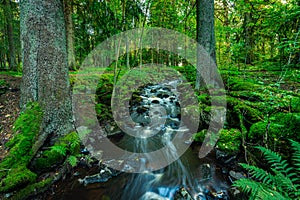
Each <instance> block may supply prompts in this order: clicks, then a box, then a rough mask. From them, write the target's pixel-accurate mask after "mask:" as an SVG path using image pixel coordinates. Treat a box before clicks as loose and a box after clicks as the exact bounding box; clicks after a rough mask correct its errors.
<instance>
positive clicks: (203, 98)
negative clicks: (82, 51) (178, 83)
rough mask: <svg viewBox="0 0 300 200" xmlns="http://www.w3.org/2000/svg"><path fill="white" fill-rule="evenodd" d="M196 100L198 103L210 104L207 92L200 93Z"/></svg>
mask: <svg viewBox="0 0 300 200" xmlns="http://www.w3.org/2000/svg"><path fill="white" fill-rule="evenodd" d="M198 101H199V103H200V104H206V105H209V104H210V96H209V94H206V93H204V94H201V95H199V96H198Z"/></svg>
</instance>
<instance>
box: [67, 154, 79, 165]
mask: <svg viewBox="0 0 300 200" xmlns="http://www.w3.org/2000/svg"><path fill="white" fill-rule="evenodd" d="M77 161H78V160H77V158H76V156H69V157H68V163H69V164H70V165H71V166H72V167H75V166H76V165H77Z"/></svg>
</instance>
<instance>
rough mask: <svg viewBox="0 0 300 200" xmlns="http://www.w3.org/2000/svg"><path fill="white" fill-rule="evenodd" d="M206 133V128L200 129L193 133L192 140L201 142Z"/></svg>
mask: <svg viewBox="0 0 300 200" xmlns="http://www.w3.org/2000/svg"><path fill="white" fill-rule="evenodd" d="M206 133H207V129H203V130H202V131H200V132H198V133H195V134H194V135H193V140H194V141H195V142H201V143H202V142H203V141H204V139H205V136H206Z"/></svg>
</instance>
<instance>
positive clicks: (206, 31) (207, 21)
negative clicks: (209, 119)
mask: <svg viewBox="0 0 300 200" xmlns="http://www.w3.org/2000/svg"><path fill="white" fill-rule="evenodd" d="M196 4H197V5H196V9H197V10H196V14H197V42H198V43H199V44H200V45H201V46H202V47H203V48H204V49H205V50H206V51H207V52H208V54H209V55H210V56H211V58H212V60H213V61H214V62H216V39H215V27H214V26H215V22H214V1H213V0H197V2H196ZM197 55H198V56H197V76H196V85H195V89H197V90H198V89H199V88H200V86H201V82H202V78H201V71H202V70H204V69H205V66H202V64H201V57H200V49H198V54H197Z"/></svg>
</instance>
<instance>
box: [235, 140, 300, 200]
mask: <svg viewBox="0 0 300 200" xmlns="http://www.w3.org/2000/svg"><path fill="white" fill-rule="evenodd" d="M290 142H291V144H292V149H293V151H294V153H293V157H292V158H293V159H292V161H293V165H290V164H289V163H288V162H287V160H284V159H283V158H282V157H281V155H279V154H278V153H276V152H273V151H271V150H269V149H266V148H264V147H257V148H258V149H259V150H261V151H262V153H263V155H264V156H265V158H266V160H267V162H268V164H270V166H271V170H270V171H266V170H263V169H261V168H259V167H256V166H251V165H248V164H240V165H241V166H242V167H243V168H244V169H246V170H247V171H249V173H250V175H251V177H252V178H253V179H255V180H251V179H240V180H237V181H235V182H234V184H233V185H234V186H237V187H239V188H241V190H242V191H243V192H245V193H248V194H249V195H250V199H270V200H278V199H300V192H299V191H300V178H299V176H300V173H299V172H300V170H299V169H300V144H299V143H298V142H295V141H293V140H290Z"/></svg>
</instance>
